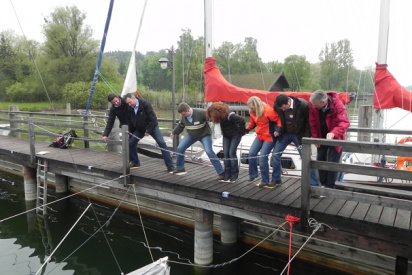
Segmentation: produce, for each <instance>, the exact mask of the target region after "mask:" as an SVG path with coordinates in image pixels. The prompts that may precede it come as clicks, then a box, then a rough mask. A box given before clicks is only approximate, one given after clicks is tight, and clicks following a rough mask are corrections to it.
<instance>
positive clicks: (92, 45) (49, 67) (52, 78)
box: [41, 6, 99, 99]
mask: <svg viewBox="0 0 412 275" xmlns="http://www.w3.org/2000/svg"><path fill="white" fill-rule="evenodd" d="M85 18H86V15H85V14H84V13H82V12H80V10H79V9H78V8H77V7H75V6H72V7H58V8H56V9H55V10H54V11H53V12H52V13H51V14H50V16H49V17H47V19H46V24H45V25H44V26H43V32H44V35H45V37H46V42H45V44H44V48H43V50H44V53H45V55H44V58H43V59H42V63H41V64H42V69H43V71H45V72H46V74H47V77H46V81H47V82H46V83H47V84H48V87H49V91H50V94H51V96H52V98H54V99H57V98H58V95H59V92H60V91H61V90H62V89H63V87H64V86H65V85H66V84H67V83H72V82H77V81H90V80H91V79H92V76H93V75H94V70H95V67H96V61H97V53H98V46H99V43H98V42H97V41H96V40H94V39H92V34H93V31H92V29H91V28H90V27H89V26H86V25H85V24H84V20H85Z"/></svg>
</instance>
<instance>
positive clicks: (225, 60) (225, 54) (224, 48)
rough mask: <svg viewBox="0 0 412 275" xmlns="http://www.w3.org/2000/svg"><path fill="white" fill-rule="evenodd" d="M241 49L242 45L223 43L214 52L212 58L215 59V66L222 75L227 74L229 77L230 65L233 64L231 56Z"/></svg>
mask: <svg viewBox="0 0 412 275" xmlns="http://www.w3.org/2000/svg"><path fill="white" fill-rule="evenodd" d="M241 47H242V44H236V45H234V44H233V43H232V42H227V41H224V42H223V43H222V45H221V46H220V47H219V48H217V49H215V50H214V52H213V56H214V58H216V66H217V67H218V68H219V70H220V72H221V73H222V74H228V75H229V77H230V75H231V73H232V69H231V63H232V62H233V55H234V53H235V52H236V51H238V50H239V49H240V48H241ZM229 82H230V80H229Z"/></svg>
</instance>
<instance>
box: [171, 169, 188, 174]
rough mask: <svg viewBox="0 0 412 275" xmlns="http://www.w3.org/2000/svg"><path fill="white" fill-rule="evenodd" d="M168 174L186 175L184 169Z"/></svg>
mask: <svg viewBox="0 0 412 275" xmlns="http://www.w3.org/2000/svg"><path fill="white" fill-rule="evenodd" d="M170 174H172V175H184V174H186V169H185V168H182V169H175V170H173V171H172V172H170Z"/></svg>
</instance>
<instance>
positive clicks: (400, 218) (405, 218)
mask: <svg viewBox="0 0 412 275" xmlns="http://www.w3.org/2000/svg"><path fill="white" fill-rule="evenodd" d="M411 213H412V212H411V211H408V210H403V209H398V211H397V212H396V218H395V223H394V226H395V227H397V228H403V229H406V230H410V229H411Z"/></svg>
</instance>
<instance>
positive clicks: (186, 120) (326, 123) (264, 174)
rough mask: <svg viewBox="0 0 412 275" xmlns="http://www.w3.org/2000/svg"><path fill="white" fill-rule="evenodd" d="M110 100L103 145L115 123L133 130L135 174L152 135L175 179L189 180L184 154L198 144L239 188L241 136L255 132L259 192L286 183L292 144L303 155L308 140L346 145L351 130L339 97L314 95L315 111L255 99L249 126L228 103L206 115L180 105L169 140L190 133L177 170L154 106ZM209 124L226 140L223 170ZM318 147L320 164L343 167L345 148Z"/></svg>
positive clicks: (330, 175) (253, 174) (252, 161)
mask: <svg viewBox="0 0 412 275" xmlns="http://www.w3.org/2000/svg"><path fill="white" fill-rule="evenodd" d="M108 100H109V101H110V102H111V103H112V107H111V108H110V111H109V117H108V121H107V125H106V129H105V131H104V133H103V138H102V140H103V141H104V142H106V141H107V138H108V135H109V134H110V132H111V129H112V128H113V125H114V121H115V118H116V117H117V118H118V119H119V121H120V124H121V125H125V124H127V125H128V127H129V133H131V137H130V139H129V158H130V169H136V168H139V167H140V161H139V158H138V154H137V150H136V146H137V143H138V142H139V141H140V139H142V138H144V137H145V136H149V135H150V136H152V137H153V138H154V139H155V141H156V142H157V144H158V145H159V147H160V150H161V151H162V156H163V160H164V162H165V165H166V167H167V171H168V172H169V173H171V174H174V175H182V174H185V173H186V170H185V166H184V164H185V162H184V160H185V151H186V149H187V148H189V147H190V146H191V145H192V144H194V143H195V142H197V141H199V142H201V143H202V145H203V148H204V150H205V152H206V154H207V155H208V157H209V159H210V161H211V163H212V165H213V167H214V168H215V170H216V173H217V175H218V176H217V179H218V180H219V181H221V182H232V183H234V182H236V180H237V179H238V176H239V164H238V158H237V154H236V153H237V147H238V145H239V143H240V141H241V139H242V136H243V135H245V134H246V133H249V131H251V130H253V129H255V133H256V138H255V139H254V141H253V143H252V146H251V148H250V151H249V180H250V181H251V182H252V181H255V180H257V179H258V178H259V171H258V169H257V165H258V158H259V167H260V176H261V180H260V182H259V183H257V184H256V186H258V187H260V188H275V187H276V186H278V185H279V184H281V183H282V179H281V174H282V163H281V155H282V152H283V151H284V150H285V148H286V147H287V146H288V145H289V144H290V143H291V142H293V143H294V144H295V145H296V147H297V149H298V151H299V154H301V150H300V145H301V144H302V138H303V137H311V136H312V137H314V138H326V139H339V140H343V139H345V133H346V130H347V128H348V127H349V118H348V115H347V112H346V108H345V106H344V105H343V104H342V103H341V101H340V100H339V96H338V94H337V93H336V92H328V93H325V92H324V91H320V90H319V91H315V92H314V93H313V94H312V96H311V97H310V102H311V105H310V104H309V103H308V102H307V101H305V100H304V99H301V98H296V97H293V96H286V95H284V94H280V95H278V96H277V97H276V100H275V103H274V105H273V107H272V106H270V105H268V104H266V103H264V102H262V101H261V100H260V99H259V98H258V97H256V96H252V97H250V98H249V100H248V102H247V105H248V107H249V114H250V122H249V124H248V126H246V123H245V119H244V118H243V117H241V116H239V115H237V114H236V113H235V112H231V111H230V110H229V106H228V105H227V104H225V103H222V102H215V103H213V104H211V105H210V106H209V107H208V108H207V109H206V110H205V109H198V108H191V107H190V106H189V105H188V104H187V103H180V104H179V106H178V109H177V110H178V112H179V113H180V115H181V119H180V121H179V123H178V124H177V126H176V127H175V128H174V129H173V131H172V133H171V135H170V137H171V138H172V139H173V138H174V136H175V135H178V134H181V133H182V132H183V131H184V130H185V129H186V134H185V135H184V137H183V139H182V140H181V141H180V143H179V146H178V147H177V152H176V155H177V157H176V167H175V166H174V165H173V161H172V158H171V154H170V152H169V151H168V148H167V146H166V143H165V141H164V139H163V135H162V133H161V132H160V129H159V126H158V123H157V117H156V115H155V113H154V111H153V108H152V106H151V105H150V103H149V102H147V101H146V100H143V99H141V98H137V97H136V95H135V94H132V93H129V94H126V95H125V96H124V97H123V98H121V97H119V96H117V95H115V94H110V95H109V96H108ZM209 121H211V122H212V123H215V124H220V128H221V131H222V135H223V153H224V160H223V166H222V165H221V163H220V160H219V159H218V157H217V156H216V154H215V152H214V151H213V148H212V130H211V128H210V125H209ZM316 147H317V151H318V152H317V160H320V161H331V162H339V161H340V157H341V154H342V148H341V147H337V146H336V147H332V146H319V145H316ZM271 152H272V160H271V161H272V167H273V172H272V177H271V179H269V163H268V161H269V154H270V153H271ZM259 153H260V155H259ZM258 155H259V156H258ZM311 177H313V178H317V177H316V176H315V172H314V171H311ZM336 179H337V172H333V171H326V170H319V181H320V183H321V184H322V185H323V186H325V187H329V188H334V187H335V181H336Z"/></svg>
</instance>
